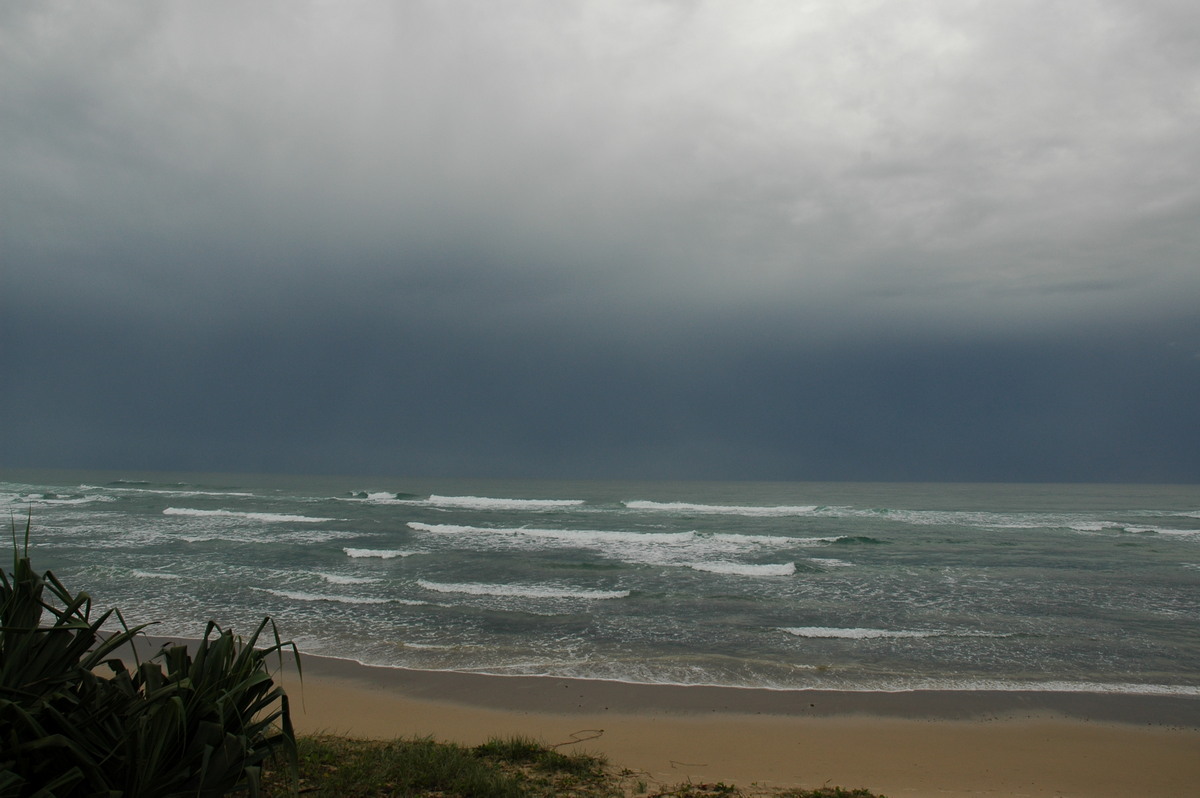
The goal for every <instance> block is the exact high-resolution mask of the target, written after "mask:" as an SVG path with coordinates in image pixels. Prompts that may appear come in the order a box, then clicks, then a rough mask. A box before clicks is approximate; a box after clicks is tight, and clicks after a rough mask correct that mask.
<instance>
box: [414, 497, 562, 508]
mask: <svg viewBox="0 0 1200 798" xmlns="http://www.w3.org/2000/svg"><path fill="white" fill-rule="evenodd" d="M425 503H426V504H431V505H433V506H434V507H452V508H461V509H465V510H559V509H562V508H564V507H578V506H579V505H581V504H583V500H582V499H493V498H490V497H487V496H438V495H436V494H435V495H433V496H430V497H429V498H428V499H427V500H426V502H425Z"/></svg>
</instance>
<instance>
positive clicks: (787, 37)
mask: <svg viewBox="0 0 1200 798" xmlns="http://www.w3.org/2000/svg"><path fill="white" fill-rule="evenodd" d="M1198 131H1200V13H1197V11H1196V9H1195V7H1194V4H1193V3H1191V2H1190V0H1179V1H1178V2H1171V1H1168V0H1163V1H1162V2H1140V3H1132V2H1087V1H1085V0H1079V1H1075V0H1072V2H1046V0H1036V2H1035V1H1033V0H1030V1H1028V2H1024V1H1022V0H1011V1H1006V2H1003V3H995V2H967V1H966V0H944V1H943V2H937V1H931V2H919V1H918V2H906V3H894V2H853V1H851V2H844V1H842V0H838V2H804V1H803V0H802V1H800V2H755V1H754V0H749V1H747V2H701V1H699V0H697V1H696V2H687V1H686V0H637V1H636V2H634V1H632V0H630V1H626V0H602V1H597V2H586V1H582V2H571V1H569V0H568V1H567V2H560V1H559V0H553V1H552V0H544V1H540V2H539V1H537V0H529V1H521V0H518V1H517V2H507V3H495V2H490V1H485V0H479V1H478V2H470V1H469V0H448V1H447V2H383V1H382V0H363V1H361V2H345V3H343V2H317V1H316V0H311V1H310V2H297V1H294V0H289V1H288V2H283V1H282V0H281V1H279V2H256V3H241V2H203V3H200V2H158V1H157V0H155V2H129V1H128V0H122V1H121V2H89V3H87V4H77V3H67V2H57V1H56V0H39V1H38V2H6V3H4V4H3V5H0V270H2V271H0V314H2V317H0V335H2V341H0V373H2V374H3V376H4V387H3V390H2V392H0V396H2V399H0V408H2V416H3V420H4V423H3V428H2V431H0V465H2V466H8V467H63V468H114V469H171V470H219V471H258V472H300V473H360V474H366V473H379V474H395V475H412V476H472V477H475V476H480V477H487V476H517V477H519V476H531V477H567V478H592V477H618V478H620V477H628V478H655V479H658V478H665V479H692V478H699V479H778V480H792V479H797V480H980V481H1154V482H1195V481H1200V180H1198V179H1197V175H1200V133H1198Z"/></svg>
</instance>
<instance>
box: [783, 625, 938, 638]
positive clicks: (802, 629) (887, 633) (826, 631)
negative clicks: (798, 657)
mask: <svg viewBox="0 0 1200 798" xmlns="http://www.w3.org/2000/svg"><path fill="white" fill-rule="evenodd" d="M779 628H780V631H783V632H787V633H788V634H790V635H795V636H796V637H819V638H838V639H845V640H869V639H873V638H877V637H938V636H940V635H943V634H945V632H936V631H916V630H912V629H860V628H849V629H842V628H837V627H830V626H794V627H788V628H785V627H779Z"/></svg>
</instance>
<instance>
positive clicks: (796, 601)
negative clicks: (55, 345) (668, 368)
mask: <svg viewBox="0 0 1200 798" xmlns="http://www.w3.org/2000/svg"><path fill="white" fill-rule="evenodd" d="M0 505H2V506H3V507H5V508H7V509H8V510H9V512H10V514H11V515H12V517H13V518H14V519H15V523H16V525H17V526H18V527H19V528H20V529H23V527H24V519H25V517H26V515H27V514H31V517H32V529H33V536H32V546H31V553H32V555H33V558H34V564H35V566H37V567H39V568H51V569H53V570H54V571H55V573H56V574H57V575H58V576H59V577H60V578H61V579H63V581H64V582H66V583H67V584H68V586H70V587H72V588H74V589H77V590H78V589H84V590H87V591H88V592H90V593H91V594H92V595H93V596H94V597H95V599H96V602H97V604H98V605H100V606H113V605H115V606H119V607H120V608H121V609H122V610H123V612H124V613H125V616H126V618H127V619H128V620H129V621H130V622H131V623H145V622H152V623H154V624H155V626H154V627H152V629H151V631H152V633H154V634H156V635H164V636H196V635H198V634H199V633H200V632H201V631H202V629H203V626H204V622H205V621H206V620H208V619H214V620H216V621H218V622H219V623H221V624H222V625H227V626H232V627H233V628H234V629H236V630H241V629H245V630H249V629H251V628H253V627H254V626H256V625H257V623H258V621H259V620H261V618H262V616H264V615H270V616H271V617H272V618H274V619H275V621H276V622H277V624H278V625H279V627H280V629H281V631H282V633H283V634H284V635H285V636H286V637H289V638H291V639H294V640H295V641H296V642H297V643H298V644H299V645H300V647H301V650H302V651H306V652H309V653H313V654H324V655H329V656H337V657H345V658H350V659H355V660H359V661H362V662H366V663H370V664H377V665H391V666H404V667H412V668H424V669H448V670H460V671H475V672H485V673H497V674H552V675H559V676H579V677H587V678H602V679H616V680H624V681H635V682H652V683H680V684H722V685H738V686H757V687H775V688H797V687H814V688H835V689H857V690H881V689H882V690H903V689H913V688H955V689H1067V690H1090V691H1107V692H1131V693H1144V692H1168V693H1180V694H1200V488H1198V487H1197V486H1159V485H971V484H945V485H934V484H858V483H662V482H554V481H507V482H504V481H464V480H418V479H400V478H379V477H363V478H345V477H296V476H246V475H229V474H145V473H121V474H114V473H108V472H90V473H89V472H52V473H33V472H4V473H0Z"/></svg>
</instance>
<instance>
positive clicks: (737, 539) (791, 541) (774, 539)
mask: <svg viewBox="0 0 1200 798" xmlns="http://www.w3.org/2000/svg"><path fill="white" fill-rule="evenodd" d="M702 537H704V538H707V539H709V540H715V541H719V542H721V543H733V544H736V545H747V546H770V547H773V548H791V547H793V546H825V545H827V544H829V543H837V542H838V541H839V540H841V539H842V538H844V537H845V535H831V536H828V537H817V538H790V537H786V536H784V535H738V534H735V533H731V532H715V533H712V534H706V535H702Z"/></svg>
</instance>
